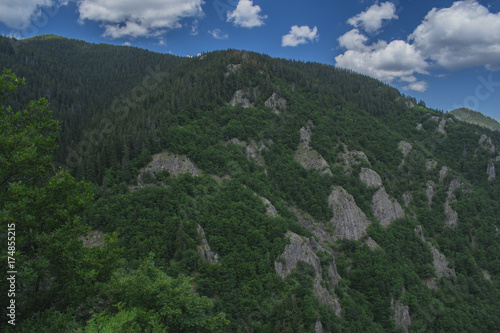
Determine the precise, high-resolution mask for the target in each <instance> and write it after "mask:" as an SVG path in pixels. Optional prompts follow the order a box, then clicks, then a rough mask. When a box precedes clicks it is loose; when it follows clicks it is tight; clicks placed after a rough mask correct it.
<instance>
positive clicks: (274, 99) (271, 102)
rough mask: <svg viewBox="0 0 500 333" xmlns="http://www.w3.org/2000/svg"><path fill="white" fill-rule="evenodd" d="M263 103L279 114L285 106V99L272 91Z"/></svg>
mask: <svg viewBox="0 0 500 333" xmlns="http://www.w3.org/2000/svg"><path fill="white" fill-rule="evenodd" d="M264 105H265V106H267V107H268V108H271V109H273V111H274V113H276V114H280V112H281V110H282V109H284V108H285V107H286V99H284V98H283V97H279V95H278V94H276V93H275V92H273V94H272V95H271V97H269V98H268V99H267V100H266V101H265V103H264Z"/></svg>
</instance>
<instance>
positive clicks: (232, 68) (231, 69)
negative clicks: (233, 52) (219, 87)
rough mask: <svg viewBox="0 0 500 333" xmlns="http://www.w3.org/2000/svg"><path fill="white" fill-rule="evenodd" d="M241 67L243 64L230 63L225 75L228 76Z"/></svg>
mask: <svg viewBox="0 0 500 333" xmlns="http://www.w3.org/2000/svg"><path fill="white" fill-rule="evenodd" d="M240 67H241V64H229V65H227V67H226V73H225V74H224V76H226V77H228V76H229V75H231V74H232V73H234V72H236V71H237V70H238V69H239V68H240Z"/></svg>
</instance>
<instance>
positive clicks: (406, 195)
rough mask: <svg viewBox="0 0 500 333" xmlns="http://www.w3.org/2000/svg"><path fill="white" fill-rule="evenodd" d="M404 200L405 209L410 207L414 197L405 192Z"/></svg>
mask: <svg viewBox="0 0 500 333" xmlns="http://www.w3.org/2000/svg"><path fill="white" fill-rule="evenodd" d="M403 199H404V201H405V207H408V206H409V205H410V202H411V200H412V199H413V195H412V194H411V192H405V193H404V194H403Z"/></svg>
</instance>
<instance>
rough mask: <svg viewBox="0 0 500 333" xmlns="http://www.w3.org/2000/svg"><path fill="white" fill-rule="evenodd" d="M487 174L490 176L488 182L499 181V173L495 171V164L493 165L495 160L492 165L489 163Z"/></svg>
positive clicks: (491, 162)
mask: <svg viewBox="0 0 500 333" xmlns="http://www.w3.org/2000/svg"><path fill="white" fill-rule="evenodd" d="M486 173H487V174H488V181H490V182H491V181H493V180H495V179H497V173H496V171H495V163H493V160H491V161H490V163H488V167H487V169H486Z"/></svg>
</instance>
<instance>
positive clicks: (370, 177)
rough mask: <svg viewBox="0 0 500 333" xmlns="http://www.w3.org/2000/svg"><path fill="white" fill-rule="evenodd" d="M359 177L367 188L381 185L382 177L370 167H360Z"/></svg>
mask: <svg viewBox="0 0 500 333" xmlns="http://www.w3.org/2000/svg"><path fill="white" fill-rule="evenodd" d="M359 179H360V180H361V181H362V182H363V183H364V184H365V185H366V187H368V188H379V187H380V186H382V178H380V176H379V174H378V173H376V172H375V171H373V170H372V169H368V168H361V172H360V173H359Z"/></svg>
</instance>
